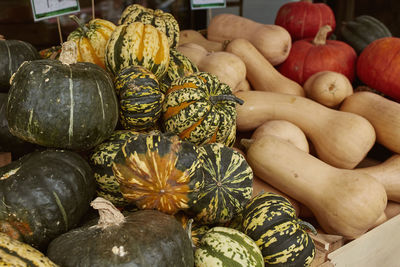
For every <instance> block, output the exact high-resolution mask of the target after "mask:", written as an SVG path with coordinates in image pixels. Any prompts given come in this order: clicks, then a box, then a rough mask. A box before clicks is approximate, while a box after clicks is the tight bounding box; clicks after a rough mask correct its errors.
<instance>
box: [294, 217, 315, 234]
mask: <svg viewBox="0 0 400 267" xmlns="http://www.w3.org/2000/svg"><path fill="white" fill-rule="evenodd" d="M298 223H299V225H300V228H301V229H303V230H306V231H311V233H313V235H317V234H318V233H317V230H316V229H315V227H314V226H313V225H312V224H311V223H309V222H305V221H303V220H300V219H299V220H298Z"/></svg>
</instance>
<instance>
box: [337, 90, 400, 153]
mask: <svg viewBox="0 0 400 267" xmlns="http://www.w3.org/2000/svg"><path fill="white" fill-rule="evenodd" d="M340 110H342V111H347V112H352V113H355V114H358V115H360V116H362V117H364V118H366V119H367V120H368V121H369V122H370V123H371V124H372V125H373V126H374V128H375V132H376V141H377V142H378V143H380V144H381V145H383V146H385V147H386V148H388V149H390V150H391V151H393V152H395V153H400V116H399V114H400V103H398V102H395V101H392V100H389V99H387V98H385V97H383V96H380V95H378V94H375V93H373V92H367V91H364V92H356V93H354V94H352V95H351V96H349V97H347V98H346V99H345V100H344V101H343V103H342V105H341V106H340Z"/></svg>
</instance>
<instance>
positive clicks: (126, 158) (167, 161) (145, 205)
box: [112, 132, 203, 214]
mask: <svg viewBox="0 0 400 267" xmlns="http://www.w3.org/2000/svg"><path fill="white" fill-rule="evenodd" d="M199 157H200V152H199V150H198V148H197V147H196V146H194V145H193V144H192V143H190V142H187V141H182V140H180V139H179V137H178V136H176V135H171V134H162V133H155V132H151V133H140V134H139V135H137V136H134V137H132V138H130V139H129V140H127V141H126V142H125V143H124V145H123V146H122V148H121V149H120V150H119V151H118V152H117V154H116V155H115V158H114V162H113V163H112V168H113V172H114V175H115V177H116V179H117V181H118V183H119V184H120V190H121V193H122V195H123V197H124V198H125V199H126V200H127V201H128V202H131V203H133V204H135V205H136V206H137V207H138V208H139V209H155V210H159V211H162V212H164V213H167V214H175V213H177V212H178V211H179V210H185V209H188V208H189V207H190V205H191V203H192V202H193V201H197V194H198V191H199V190H200V188H201V187H202V186H203V178H202V176H201V173H200V172H199V170H200V166H201V159H199Z"/></svg>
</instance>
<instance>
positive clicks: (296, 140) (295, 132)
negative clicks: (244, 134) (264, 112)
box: [251, 120, 309, 153]
mask: <svg viewBox="0 0 400 267" xmlns="http://www.w3.org/2000/svg"><path fill="white" fill-rule="evenodd" d="M267 134H270V135H273V136H276V137H280V138H282V139H284V140H286V141H288V142H289V143H291V144H293V145H294V146H296V147H298V148H299V149H301V150H303V151H305V152H307V153H308V152H309V147H308V141H307V137H306V135H305V134H304V133H303V131H302V130H301V129H300V128H299V127H298V126H296V125H295V124H293V123H291V122H289V121H285V120H270V121H266V122H264V123H263V124H261V125H260V126H259V127H257V129H256V130H255V131H254V132H253V134H252V135H251V139H257V138H260V137H262V136H264V135H267Z"/></svg>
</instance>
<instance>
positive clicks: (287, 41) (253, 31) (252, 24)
mask: <svg viewBox="0 0 400 267" xmlns="http://www.w3.org/2000/svg"><path fill="white" fill-rule="evenodd" d="M238 38H243V39H246V40H248V41H250V42H251V43H252V44H253V45H254V46H255V47H256V48H257V49H258V50H259V51H260V52H261V54H262V55H263V56H264V57H265V58H266V59H267V60H268V61H269V62H270V63H271V64H272V65H274V66H276V65H278V64H280V63H282V62H283V61H285V59H286V58H287V57H288V56H289V52H290V49H291V47H292V39H291V37H290V34H289V32H288V31H287V30H286V29H285V28H283V27H281V26H278V25H274V24H263V23H258V22H256V21H254V20H252V19H248V18H245V17H241V16H238V15H234V14H226V13H225V14H219V15H217V16H214V17H212V18H211V20H210V23H209V25H208V27H207V39H208V40H211V41H217V42H224V41H226V40H229V41H232V40H234V39H238Z"/></svg>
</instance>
